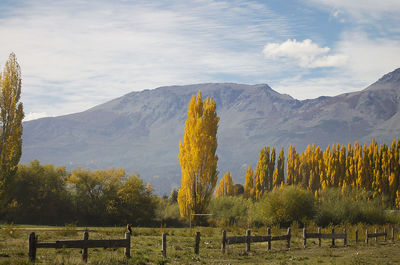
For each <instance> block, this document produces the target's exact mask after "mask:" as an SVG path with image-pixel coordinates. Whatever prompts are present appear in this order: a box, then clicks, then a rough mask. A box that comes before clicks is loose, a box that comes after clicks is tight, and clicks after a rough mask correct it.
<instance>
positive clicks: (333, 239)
mask: <svg viewBox="0 0 400 265" xmlns="http://www.w3.org/2000/svg"><path fill="white" fill-rule="evenodd" d="M333 234H335V228H332V235H333ZM334 246H335V238H334V237H332V247H334Z"/></svg>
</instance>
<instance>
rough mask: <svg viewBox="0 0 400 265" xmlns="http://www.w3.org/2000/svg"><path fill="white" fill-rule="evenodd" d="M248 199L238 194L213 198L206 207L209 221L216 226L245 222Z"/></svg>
mask: <svg viewBox="0 0 400 265" xmlns="http://www.w3.org/2000/svg"><path fill="white" fill-rule="evenodd" d="M248 208H249V201H248V200H247V199H244V198H243V197H240V196H235V197H232V196H222V197H218V198H213V199H212V200H211V202H210V205H209V207H208V211H209V212H210V213H211V214H212V217H211V218H210V222H211V223H214V224H216V225H218V226H221V225H222V226H228V225H240V224H246V222H247V212H248Z"/></svg>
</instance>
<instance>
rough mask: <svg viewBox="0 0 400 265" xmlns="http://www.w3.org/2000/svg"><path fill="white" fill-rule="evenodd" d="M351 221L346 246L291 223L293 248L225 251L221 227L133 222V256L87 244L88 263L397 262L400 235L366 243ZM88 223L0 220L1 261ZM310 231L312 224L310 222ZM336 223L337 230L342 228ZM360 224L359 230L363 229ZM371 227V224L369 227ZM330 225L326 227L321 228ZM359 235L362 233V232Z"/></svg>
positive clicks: (106, 235)
mask: <svg viewBox="0 0 400 265" xmlns="http://www.w3.org/2000/svg"><path fill="white" fill-rule="evenodd" d="M355 228H356V227H348V228H347V230H348V234H349V237H350V238H349V240H348V246H347V247H343V241H342V240H337V243H336V247H334V248H332V247H330V242H331V241H330V240H323V241H322V247H321V248H319V247H318V244H317V241H316V240H307V248H306V249H304V248H303V246H302V239H301V230H300V229H293V231H292V234H293V239H292V241H291V249H290V250H286V248H285V247H286V246H285V242H273V243H272V250H271V251H267V250H266V249H267V246H266V244H265V243H254V244H252V245H251V251H250V252H249V253H246V252H245V251H244V248H245V246H244V244H238V245H230V246H229V247H228V248H227V253H226V254H225V255H223V254H221V250H220V248H221V231H222V229H221V228H204V227H202V228H196V229H189V228H179V229H178V228H134V231H133V236H132V243H131V256H132V257H131V258H130V259H126V258H124V254H123V249H89V258H88V264H399V260H400V251H399V248H400V241H399V237H398V234H397V233H396V242H395V243H391V241H390V240H388V241H387V242H383V239H380V240H379V241H378V242H377V243H375V241H374V240H370V241H371V242H372V243H370V244H369V245H366V244H365V243H363V242H359V243H357V244H356V243H355V242H354V236H352V235H354V230H355ZM84 229H85V228H77V227H73V226H66V227H33V226H11V225H1V229H0V264H29V262H28V255H27V252H28V235H29V233H30V232H35V233H36V234H37V235H38V236H39V241H48V242H54V241H56V240H67V239H69V240H71V239H82V231H83V230H84ZM309 229H310V231H311V230H312V229H313V228H309ZM340 229H341V228H337V230H336V231H340ZM364 229H365V227H364V226H359V231H365V230H364ZM369 229H370V231H372V229H373V228H372V227H370V228H369ZM89 231H90V232H89V238H90V239H111V238H114V239H115V238H121V239H122V238H123V237H124V233H125V229H124V228H121V227H108V228H102V227H91V228H89ZM196 231H200V232H201V243H200V255H195V254H194V253H193V251H194V250H193V246H194V235H195V232H196ZM227 231H228V236H230V235H244V234H245V229H238V228H231V229H227ZM328 231H330V228H327V229H326V230H324V231H323V232H328ZM381 231H382V230H381ZM162 232H167V242H168V243H167V258H163V257H162V255H161V234H162ZM284 233H285V232H284V230H279V228H273V229H272V234H273V235H277V234H284ZM262 234H266V232H265V228H259V229H253V230H252V235H262ZM360 240H361V241H363V240H364V234H363V233H361V232H360ZM36 263H37V264H84V263H83V262H82V261H81V250H80V249H38V250H37V261H36Z"/></svg>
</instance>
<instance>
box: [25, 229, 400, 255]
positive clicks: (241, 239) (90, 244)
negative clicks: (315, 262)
mask: <svg viewBox="0 0 400 265" xmlns="http://www.w3.org/2000/svg"><path fill="white" fill-rule="evenodd" d="M394 236H395V234H394V228H393V227H392V233H391V241H392V242H394ZM378 237H384V240H385V241H386V239H387V232H386V229H384V232H382V233H378V229H375V233H368V229H367V230H366V231H365V243H368V241H369V238H375V241H376V242H377V241H378ZM309 238H317V239H318V246H319V247H321V240H322V239H331V240H332V246H335V240H336V239H343V244H344V246H346V245H347V232H346V229H343V233H336V234H335V230H334V229H332V233H326V234H324V233H321V228H318V232H317V233H308V232H307V230H306V229H305V228H303V245H304V247H306V243H307V239H309ZM291 239H292V234H291V229H290V227H289V228H288V229H287V233H286V234H285V235H277V236H272V235H271V228H269V227H268V228H267V235H265V236H252V235H251V230H247V231H246V235H245V236H230V237H227V236H226V231H222V247H221V251H222V253H225V252H226V246H227V245H232V244H242V243H245V247H246V248H245V250H246V252H249V251H250V245H251V243H257V242H267V250H271V247H272V241H278V240H282V241H286V248H287V249H290V241H291ZM399 239H400V235H399ZM357 242H358V230H356V231H355V243H357ZM130 245H131V235H130V233H125V239H108V240H89V232H88V231H85V232H84V234H83V240H59V241H56V242H38V236H36V235H35V233H34V232H32V233H31V234H30V235H29V259H30V260H31V261H33V262H34V261H35V259H36V250H37V249H38V248H81V249H83V251H82V260H83V261H85V262H87V258H88V248H125V256H126V257H128V258H129V257H130ZM199 252H200V232H196V235H195V240H194V253H195V254H197V255H198V254H199ZM161 253H162V255H163V256H164V257H166V256H167V233H162V238H161Z"/></svg>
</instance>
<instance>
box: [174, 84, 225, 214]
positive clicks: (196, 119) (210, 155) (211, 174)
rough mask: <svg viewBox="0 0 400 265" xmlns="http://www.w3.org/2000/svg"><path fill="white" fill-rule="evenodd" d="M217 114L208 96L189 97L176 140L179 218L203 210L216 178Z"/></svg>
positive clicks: (213, 103) (205, 207) (208, 200)
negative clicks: (179, 173)
mask: <svg viewBox="0 0 400 265" xmlns="http://www.w3.org/2000/svg"><path fill="white" fill-rule="evenodd" d="M218 122H219V117H218V116H217V113H216V105H215V102H214V100H213V99H212V98H207V99H206V100H205V101H204V102H203V99H202V95H201V92H200V91H199V92H198V94H197V96H194V95H193V97H192V99H191V100H190V103H189V107H188V118H187V120H186V122H185V131H184V135H183V142H182V141H180V143H179V163H180V165H181V169H182V177H181V187H180V189H179V193H178V204H179V211H180V214H181V216H182V217H186V218H190V216H191V214H199V213H204V212H205V210H206V209H207V206H208V204H209V202H210V198H211V195H212V193H213V191H214V188H215V185H216V184H217V180H218V177H217V176H218V171H217V161H218V156H217V155H216V154H215V152H216V150H217V130H218Z"/></svg>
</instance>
